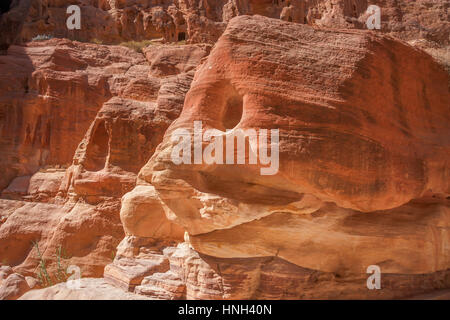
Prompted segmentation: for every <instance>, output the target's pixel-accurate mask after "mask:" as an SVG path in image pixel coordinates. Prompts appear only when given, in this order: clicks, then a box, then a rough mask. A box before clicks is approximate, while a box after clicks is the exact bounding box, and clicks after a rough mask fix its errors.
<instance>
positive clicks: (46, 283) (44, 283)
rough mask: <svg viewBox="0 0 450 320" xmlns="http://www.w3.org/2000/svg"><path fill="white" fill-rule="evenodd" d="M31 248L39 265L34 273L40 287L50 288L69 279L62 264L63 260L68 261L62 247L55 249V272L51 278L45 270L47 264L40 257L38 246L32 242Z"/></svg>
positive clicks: (67, 256)
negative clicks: (34, 251)
mask: <svg viewBox="0 0 450 320" xmlns="http://www.w3.org/2000/svg"><path fill="white" fill-rule="evenodd" d="M32 243H33V247H34V248H35V249H36V252H37V255H38V258H39V265H38V270H37V272H36V277H37V279H38V280H39V284H40V286H41V287H44V288H45V287H50V286H52V285H54V284H56V283H60V282H66V281H67V279H68V278H69V274H67V272H66V270H67V265H66V263H64V260H67V259H70V256H69V255H68V254H67V253H66V251H65V249H64V248H62V246H59V247H58V248H56V252H55V255H54V256H55V262H56V272H55V273H53V277H52V276H51V275H50V273H49V272H48V270H47V267H48V262H47V260H45V259H44V258H43V256H42V253H41V250H40V249H39V244H38V242H37V241H33V242H32Z"/></svg>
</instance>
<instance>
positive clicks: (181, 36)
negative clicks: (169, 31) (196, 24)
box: [178, 32, 186, 41]
mask: <svg viewBox="0 0 450 320" xmlns="http://www.w3.org/2000/svg"><path fill="white" fill-rule="evenodd" d="M184 40H186V33H184V32H180V33H179V34H178V41H184Z"/></svg>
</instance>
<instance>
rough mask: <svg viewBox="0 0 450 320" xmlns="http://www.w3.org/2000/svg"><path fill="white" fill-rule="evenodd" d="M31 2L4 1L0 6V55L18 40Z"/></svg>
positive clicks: (18, 0) (24, 0)
mask: <svg viewBox="0 0 450 320" xmlns="http://www.w3.org/2000/svg"><path fill="white" fill-rule="evenodd" d="M30 5H31V0H4V1H2V4H1V6H0V30H2V32H1V34H0V55H4V54H6V51H7V50H8V47H9V46H10V45H11V44H14V43H16V41H17V39H18V38H20V34H21V32H22V27H23V24H24V21H25V19H26V18H27V16H28V12H29V10H30Z"/></svg>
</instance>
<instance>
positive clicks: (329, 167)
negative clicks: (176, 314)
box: [105, 17, 450, 298]
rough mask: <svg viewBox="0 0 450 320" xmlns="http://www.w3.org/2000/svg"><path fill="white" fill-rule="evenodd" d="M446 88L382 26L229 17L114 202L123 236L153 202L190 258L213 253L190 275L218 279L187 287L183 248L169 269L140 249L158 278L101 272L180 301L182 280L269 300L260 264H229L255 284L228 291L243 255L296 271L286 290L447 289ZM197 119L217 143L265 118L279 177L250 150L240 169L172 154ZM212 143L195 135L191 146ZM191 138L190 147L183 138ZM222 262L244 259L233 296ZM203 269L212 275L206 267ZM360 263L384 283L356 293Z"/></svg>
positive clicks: (262, 124)
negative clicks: (293, 286) (273, 133)
mask: <svg viewBox="0 0 450 320" xmlns="http://www.w3.org/2000/svg"><path fill="white" fill-rule="evenodd" d="M418 61H420V63H418ZM447 84H448V74H447V73H446V72H445V70H444V69H443V68H442V66H440V65H439V64H437V63H436V62H435V61H434V60H433V59H432V58H431V57H430V56H429V55H427V54H426V53H424V52H422V51H419V50H417V49H414V48H413V47H411V46H409V45H407V44H405V43H403V42H399V41H397V40H394V39H393V38H391V37H386V36H380V35H377V34H376V33H371V32H362V31H339V32H337V31H331V30H330V29H318V28H311V27H309V26H304V25H299V24H292V23H289V22H283V21H279V20H274V19H268V18H264V17H238V18H235V19H233V20H232V21H231V22H230V23H229V24H228V27H227V30H226V32H225V33H224V34H223V35H222V37H221V38H220V40H219V42H218V43H217V44H216V46H215V47H214V49H213V51H212V52H211V54H210V56H209V57H208V59H207V60H206V61H205V63H204V64H202V66H201V67H200V69H199V70H198V71H197V73H196V75H195V78H194V80H193V82H192V86H191V89H190V91H189V92H188V94H187V96H186V101H185V104H184V108H183V112H182V113H181V115H180V117H179V118H178V119H177V120H176V121H175V122H174V123H172V125H171V126H170V127H169V128H168V130H167V131H166V133H165V136H164V139H163V142H162V143H161V144H160V145H159V146H158V148H157V150H156V152H155V154H154V156H153V157H152V158H151V160H150V161H149V162H148V163H147V165H145V166H144V167H143V168H142V169H141V171H140V174H139V177H140V179H139V180H138V187H136V189H134V190H133V191H132V192H131V193H129V194H127V195H126V196H125V198H124V202H123V204H124V205H123V206H122V209H121V217H122V221H123V222H124V227H125V230H126V233H127V235H128V236H141V237H142V236H144V235H143V233H142V231H140V230H139V228H138V226H137V224H135V223H134V222H133V220H134V219H133V216H135V217H136V219H138V217H139V221H140V224H139V226H143V225H148V227H146V231H147V232H149V233H150V234H149V235H145V236H146V237H148V236H150V237H152V236H151V234H152V233H154V232H156V231H157V227H156V226H158V225H160V222H158V223H153V222H152V221H153V219H155V218H156V216H155V213H156V212H158V211H160V210H161V209H163V210H164V212H165V214H166V216H167V218H168V219H169V220H171V221H173V222H174V223H176V224H178V225H181V226H182V227H183V228H184V230H186V231H187V232H188V236H187V238H186V239H188V240H187V241H188V242H187V243H189V245H190V246H191V247H192V248H193V249H194V250H195V251H192V252H194V255H195V254H196V253H195V252H198V253H200V254H201V255H203V257H205V256H210V257H213V261H215V260H214V259H216V258H219V259H225V261H221V262H208V259H207V258H201V257H200V258H198V259H199V260H198V261H199V263H200V264H202V265H204V266H209V267H206V268H205V270H209V271H205V273H204V274H203V275H202V276H200V275H199V274H197V276H196V277H197V278H198V277H201V278H202V279H204V280H201V281H199V282H204V283H205V287H207V288H211V287H214V285H213V284H211V283H210V282H212V283H215V284H217V285H218V287H217V290H216V292H215V293H214V294H207V293H204V294H199V295H196V294H194V293H189V292H191V291H190V290H193V291H192V292H197V291H198V290H197V289H192V288H191V289H189V287H190V284H189V279H190V276H189V271H186V268H188V269H189V267H187V266H186V265H185V263H188V262H187V261H191V260H192V259H191V258H186V260H183V259H181V261H184V262H180V263H181V264H182V267H180V266H179V265H178V266H177V267H175V266H174V265H175V262H174V261H173V259H174V258H173V256H175V257H176V256H177V254H176V252H178V251H177V250H175V251H174V252H175V253H173V254H172V253H170V254H169V253H167V252H165V251H164V250H167V249H162V250H161V252H162V254H161V253H160V254H159V256H158V258H157V259H156V260H155V258H154V257H151V258H149V261H153V262H154V263H158V262H157V261H159V260H160V259H163V258H164V257H166V259H168V260H169V267H167V263H166V266H165V268H166V271H165V272H163V273H162V274H161V271H160V270H154V269H152V270H148V275H147V276H146V277H144V279H143V280H142V282H141V285H137V284H136V281H135V282H131V281H130V279H131V278H132V279H138V280H137V281H140V280H141V278H140V277H134V275H132V276H129V275H128V276H127V275H126V272H122V273H120V274H118V273H117V272H116V273H113V272H111V273H108V268H107V269H106V270H105V276H106V277H107V278H108V277H109V278H112V279H113V280H114V279H116V282H118V283H119V282H120V283H122V285H123V286H128V288H129V290H135V291H136V292H139V293H143V294H148V295H150V296H154V297H160V296H163V297H166V298H167V297H168V296H170V295H168V293H167V291H169V292H172V296H171V297H172V298H179V297H180V292H182V288H180V286H181V287H183V286H184V288H185V289H184V290H185V293H184V296H183V297H186V298H244V297H245V298H255V297H256V298H267V297H273V296H271V295H270V292H272V290H274V292H276V286H277V283H278V281H273V282H269V283H268V284H265V285H263V284H261V283H260V281H261V277H262V276H261V274H262V273H261V272H262V271H261V268H262V267H261V266H259V267H255V269H254V270H253V271H249V270H247V271H242V273H243V274H246V275H247V276H248V277H250V279H249V280H248V281H249V283H252V284H253V285H252V286H249V287H248V292H246V293H245V294H242V295H241V294H239V293H238V292H240V291H239V290H238V289H237V288H239V285H237V284H234V282H235V281H236V282H239V280H236V279H234V277H236V272H237V271H236V270H238V269H239V268H240V266H241V265H247V264H248V262H249V261H261V260H246V259H263V258H266V257H276V260H275V262H271V263H272V264H273V265H272V266H271V267H269V268H268V269H265V270H275V269H277V268H284V267H281V266H282V265H284V264H285V263H288V264H289V263H290V264H292V268H291V269H290V270H292V271H289V272H288V271H286V272H288V275H287V276H286V277H287V278H290V277H292V278H290V280H289V281H294V280H293V279H297V277H298V274H302V272H306V274H308V276H305V277H306V278H305V279H309V280H308V281H306V280H305V282H302V283H301V284H299V288H301V290H299V291H296V290H294V291H292V292H290V293H289V294H286V295H285V296H283V297H284V298H296V297H297V298H299V297H309V298H312V297H318V296H320V295H321V296H322V297H327V298H333V297H334V298H336V295H335V294H334V293H333V292H332V290H328V289H327V288H332V287H333V286H336V287H338V285H337V284H336V283H337V282H339V281H340V280H341V279H342V281H343V283H345V285H344V288H345V289H343V291H344V292H346V294H345V296H346V297H351V298H355V297H386V298H393V297H402V296H405V295H408V294H413V293H419V292H421V291H427V290H432V289H434V288H440V287H441V286H444V287H445V286H448V285H449V280H450V279H449V277H448V269H449V265H450V260H449V259H450V256H449V249H448V246H449V237H448V228H449V226H450V225H449V222H450V221H449V218H450V211H449V203H448V201H449V200H448V196H449V190H450V189H449V183H448V181H449V179H448V175H449V168H450V166H449V162H448V159H449V158H450V157H449V152H450V149H449V139H448V137H449V132H448V123H449V121H450V119H449V117H448V112H447V111H448V106H449V102H450V101H449V94H448V85H447ZM196 121H201V122H202V128H203V132H204V131H205V130H206V129H215V130H218V132H219V133H218V137H219V138H222V137H225V136H226V135H227V134H229V132H228V133H227V132H226V131H225V130H226V129H233V130H234V131H237V130H239V129H242V130H251V129H254V130H255V132H258V131H259V130H261V129H267V130H276V129H278V130H279V168H278V170H277V172H276V174H274V175H261V168H262V167H264V165H262V164H261V163H258V164H256V165H252V164H249V157H250V155H249V154H248V152H247V154H246V158H245V159H246V162H245V164H240V165H236V164H234V165H230V164H228V165H227V164H224V165H221V164H217V163H209V164H208V163H205V162H203V163H199V164H187V163H182V164H175V163H174V161H173V154H174V148H176V147H178V146H179V145H178V144H179V141H178V140H179V139H173V134H176V132H177V130H180V129H184V130H187V132H191V136H190V138H191V140H190V141H191V142H192V141H194V134H193V128H194V125H195V122H196ZM213 139H214V138H213ZM213 143H214V141H211V142H209V143H208V142H203V145H202V147H203V150H205V149H207V147H208V145H209V144H213ZM246 147H247V149H249V148H250V145H249V144H246ZM189 148H192V149H191V150H189V151H190V152H191V154H192V155H194V153H195V150H194V146H193V144H190V145H189ZM253 148H255V146H254V145H253ZM258 148H259V147H258V146H257V147H256V149H254V150H256V151H255V152H256V153H258V151H259V150H258ZM176 152H178V151H176ZM183 152H184V150H183ZM215 152H218V149H215ZM191 163H193V162H191ZM144 190H147V191H144ZM142 193H145V194H146V195H147V196H148V197H149V198H148V200H145V202H147V201H148V202H149V203H151V208H152V209H151V210H150V209H149V210H147V211H146V212H147V215H144V216H143V215H142V213H141V211H140V210H139V209H136V210H135V207H133V206H130V205H128V203H129V202H130V200H131V199H134V198H137V197H142V195H141V194H142ZM129 199H130V200H129ZM158 202H159V203H160V208H161V209H157V207H158ZM135 212H136V213H135ZM128 226H130V227H128ZM127 228H128V229H127ZM168 230H172V229H170V228H169V229H168ZM170 232H171V231H169V233H168V234H167V235H169V234H170ZM173 239H174V238H173ZM174 240H175V239H174ZM123 245H125V243H123ZM127 246H128V247H129V248H134V245H131V244H127ZM141 247H144V248H145V245H142V244H141ZM140 250H143V249H142V248H141V249H140ZM135 251H136V250H135ZM136 252H139V250H137V251H136ZM188 256H191V254H188ZM128 258H129V257H128ZM227 259H242V260H240V262H239V263H238V265H237V266H236V265H234V266H233V267H231V268H232V270H234V271H236V272H231V273H230V275H229V277H231V279H229V280H227V281H230V283H231V284H229V287H230V291H224V290H223V289H220V285H219V284H220V283H221V282H223V281H224V279H225V278H226V277H227V276H226V275H224V274H223V273H222V272H221V271H220V270H222V268H221V265H222V263H225V264H227V263H228V262H227V261H226V260H227ZM177 261H180V260H177ZM231 261H233V260H231ZM270 261H272V260H270ZM141 263H142V262H141ZM258 263H262V262H258ZM188 264H189V263H188ZM216 264H217V268H218V269H219V271H217V270H216V272H213V270H215V267H214V266H215V265H216ZM114 265H117V266H119V265H120V259H116V260H115V262H114V263H113V266H114ZM262 265H264V263H262ZM370 265H378V266H380V268H381V269H382V272H383V273H384V274H389V276H388V277H389V280H388V285H387V286H386V287H385V289H384V291H383V290H382V291H381V292H377V293H373V294H371V292H370V291H369V290H367V288H365V286H364V279H365V273H366V269H367V267H368V266H370ZM210 268H212V269H210ZM180 270H183V271H180ZM302 270H303V271H302ZM291 272H292V273H293V274H294V275H292V274H291ZM250 274H254V276H252V277H251V276H250ZM311 274H314V275H315V276H314V277H318V278H319V279H321V281H319V282H317V283H316V282H314V283H315V285H314V290H315V293H312V292H310V293H307V292H308V290H307V288H308V286H309V285H310V283H311V281H313V280H311V279H312V278H311V277H313V276H311ZM144 275H145V274H140V276H141V277H142V276H144ZM272 276H273V273H272ZM121 279H122V280H121ZM163 279H166V280H167V281H166V280H163ZM431 279H434V280H431ZM435 280H436V281H435ZM131 283H132V285H130V284H131ZM169 283H173V286H170V285H169ZM183 283H184V284H183ZM167 285H169V287H170V288H166V287H165V286H167ZM361 286H362V287H363V289H361ZM336 287H335V288H336ZM396 288H401V289H396ZM199 290H200V289H199ZM200 291H201V290H200ZM341 297H342V296H341Z"/></svg>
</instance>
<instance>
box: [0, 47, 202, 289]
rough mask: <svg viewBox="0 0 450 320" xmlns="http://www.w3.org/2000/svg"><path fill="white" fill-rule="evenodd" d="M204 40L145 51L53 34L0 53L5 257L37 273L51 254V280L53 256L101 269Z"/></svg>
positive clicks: (85, 273)
mask: <svg viewBox="0 0 450 320" xmlns="http://www.w3.org/2000/svg"><path fill="white" fill-rule="evenodd" d="M209 50H210V47H209V46H208V45H185V46H173V45H171V46H158V47H157V48H156V47H155V48H149V49H148V50H146V51H145V55H144V54H140V53H136V52H134V51H133V50H130V49H127V48H125V47H120V46H99V45H94V44H83V43H79V42H72V41H69V40H50V41H47V42H39V43H31V44H29V45H28V46H25V47H19V46H12V47H11V48H10V49H9V54H8V55H7V56H3V57H0V60H1V61H0V74H1V79H0V82H1V85H0V90H1V101H0V111H1V116H2V117H1V122H0V128H1V129H0V130H1V134H2V136H1V140H0V145H1V150H2V159H1V170H2V176H1V178H0V181H1V188H0V189H2V197H3V198H4V199H9V200H4V199H2V200H0V207H1V210H0V212H1V213H0V262H1V263H2V264H4V265H6V266H11V267H13V270H14V272H18V273H20V274H22V275H26V276H33V277H37V276H38V274H39V273H40V272H41V271H42V270H41V268H40V267H38V265H39V264H40V263H41V261H46V262H47V269H48V270H47V271H48V273H49V275H50V278H51V283H54V282H56V281H57V280H58V279H55V278H54V277H53V275H54V274H57V272H58V266H57V263H56V262H57V260H58V257H60V258H61V259H62V267H63V269H64V271H65V270H66V268H67V266H69V265H76V266H78V267H79V268H80V269H81V275H82V277H100V276H101V275H102V274H103V269H104V267H105V265H106V264H108V263H110V262H111V261H112V259H114V256H115V251H116V247H117V245H118V244H119V242H120V240H121V239H122V238H123V227H122V223H121V221H120V217H119V210H120V198H121V197H122V196H123V195H124V194H125V193H126V192H128V191H130V190H132V189H133V187H134V185H135V180H136V175H137V173H138V171H139V169H140V168H141V167H142V166H143V165H144V164H145V163H146V162H147V161H148V159H149V158H150V156H151V155H152V154H153V152H154V151H155V149H156V146H157V145H158V144H159V143H160V142H161V140H162V137H163V134H164V132H165V130H166V128H167V127H168V126H169V125H170V123H171V122H172V121H173V120H174V119H176V118H177V117H178V115H179V114H180V112H181V109H182V107H183V101H184V96H185V93H186V92H187V90H188V89H189V86H190V82H191V81H192V78H193V76H194V73H195V68H196V66H197V65H198V64H199V63H200V60H201V59H202V58H203V57H205V56H206V55H207V54H208V53H209ZM161 214H162V217H164V219H165V216H164V213H163V211H162V210H161ZM164 231H165V230H164ZM180 232H181V237H182V234H183V232H184V231H180ZM33 243H36V244H37V245H38V247H39V251H40V253H41V257H39V254H38V252H37V248H36V246H33V245H32V244H33ZM60 250H62V252H63V253H64V254H63V255H61V251H60ZM58 252H59V253H58ZM11 281H12V280H11ZM51 283H50V284H51ZM41 285H42V283H41ZM9 287H11V286H9ZM20 292H21V293H23V291H20Z"/></svg>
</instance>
